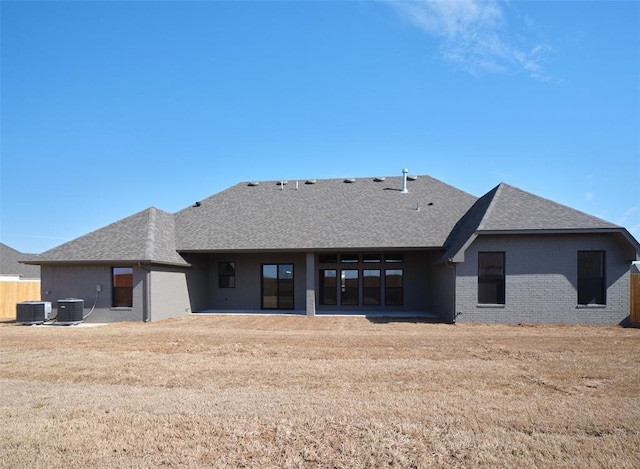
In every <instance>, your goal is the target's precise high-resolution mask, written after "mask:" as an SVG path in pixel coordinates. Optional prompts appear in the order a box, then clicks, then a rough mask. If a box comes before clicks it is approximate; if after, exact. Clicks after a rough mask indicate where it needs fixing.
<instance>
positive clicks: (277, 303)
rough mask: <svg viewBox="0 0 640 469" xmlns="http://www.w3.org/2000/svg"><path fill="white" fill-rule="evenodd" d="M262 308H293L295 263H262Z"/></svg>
mask: <svg viewBox="0 0 640 469" xmlns="http://www.w3.org/2000/svg"><path fill="white" fill-rule="evenodd" d="M262 309H293V264H262Z"/></svg>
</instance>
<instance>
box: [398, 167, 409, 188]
mask: <svg viewBox="0 0 640 469" xmlns="http://www.w3.org/2000/svg"><path fill="white" fill-rule="evenodd" d="M408 172H409V170H408V169H407V168H404V169H403V170H402V190H401V191H400V192H401V193H403V194H406V193H407V192H409V191H408V190H407V173H408Z"/></svg>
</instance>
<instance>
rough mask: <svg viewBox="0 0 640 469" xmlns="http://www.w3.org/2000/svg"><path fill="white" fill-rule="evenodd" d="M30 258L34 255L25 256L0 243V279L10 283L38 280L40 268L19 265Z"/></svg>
mask: <svg viewBox="0 0 640 469" xmlns="http://www.w3.org/2000/svg"><path fill="white" fill-rule="evenodd" d="M32 257H34V254H25V253H23V252H20V251H16V250H15V249H13V248H12V247H9V246H7V245H6V244H4V243H0V278H3V279H5V280H11V281H14V280H19V279H23V280H36V279H39V278H40V267H38V266H37V265H26V264H23V263H21V261H24V260H28V259H30V258H32Z"/></svg>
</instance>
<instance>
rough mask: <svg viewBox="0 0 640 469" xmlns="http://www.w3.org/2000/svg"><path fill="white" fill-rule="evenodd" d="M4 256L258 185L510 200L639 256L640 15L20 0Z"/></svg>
mask: <svg viewBox="0 0 640 469" xmlns="http://www.w3.org/2000/svg"><path fill="white" fill-rule="evenodd" d="M0 14H1V41H2V42H1V60H2V62H1V76H0V78H1V88H0V90H1V93H2V94H1V148H0V149H1V152H2V153H1V167H0V171H1V174H0V184H1V187H0V191H1V192H0V195H1V212H0V221H1V225H0V241H2V242H4V243H5V244H8V245H10V246H12V247H14V248H15V249H18V250H20V251H23V252H42V251H44V250H46V249H49V248H52V247H54V246H57V245H59V244H61V243H63V242H66V241H69V240H71V239H74V238H76V237H78V236H80V235H82V234H85V233H87V232H89V231H92V230H95V229H98V228H100V227H102V226H104V225H106V224H109V223H111V222H114V221H117V220H119V219H121V218H123V217H126V216H128V215H131V214H133V213H136V212H138V211H140V210H143V209H145V208H147V207H149V206H155V207H158V208H160V209H163V210H166V211H169V212H174V211H177V210H179V209H181V208H184V207H186V206H188V205H191V204H192V203H193V202H194V201H196V200H200V199H203V198H205V197H207V196H209V195H212V194H214V193H216V192H219V191H220V190H223V189H225V188H226V187H229V186H231V185H234V184H236V183H238V182H240V181H248V180H277V179H288V180H296V179H305V178H316V179H321V178H332V177H365V176H376V175H385V176H389V175H396V174H397V175H400V173H401V170H402V168H403V167H407V168H409V171H410V173H411V174H428V175H430V176H433V177H435V178H438V179H440V180H442V181H444V182H446V183H448V184H451V185H453V186H456V187H458V188H460V189H462V190H465V191H467V192H469V193H471V194H474V195H476V196H480V195H482V194H484V193H486V192H487V191H489V190H490V189H492V188H493V187H494V186H495V185H497V184H498V183H500V182H506V183H508V184H511V185H513V186H516V187H519V188H521V189H524V190H527V191H530V192H533V193H535V194H537V195H540V196H543V197H546V198H549V199H552V200H555V201H557V202H560V203H563V204H565V205H569V206H571V207H574V208H576V209H579V210H582V211H584V212H587V213H590V214H592V215H596V216H599V217H601V218H604V219H606V220H608V221H611V222H614V223H618V224H621V225H623V226H625V227H626V228H627V229H629V230H630V231H631V233H632V234H633V235H634V236H635V237H636V238H640V46H639V44H640V3H639V2H635V1H634V2H615V1H608V2H604V1H592V2H585V1H565V2H556V1H536V2H525V1H511V2H506V3H505V2H479V1H454V2H395V1H342V2H335V1H323V2H320V1H316V2H314V1H295V2H294V1H292V2H286V1H278V2H270V1H261V2H223V1H220V2H213V1H191V2H168V1H104V2H97V1H96V2H94V1H87V2H78V1H70V2H59V1H44V2H34V1H2V2H0Z"/></svg>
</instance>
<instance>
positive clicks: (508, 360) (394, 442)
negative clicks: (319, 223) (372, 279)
mask: <svg viewBox="0 0 640 469" xmlns="http://www.w3.org/2000/svg"><path fill="white" fill-rule="evenodd" d="M0 395H1V396H2V401H1V402H0V428H2V429H3V434H2V437H1V438H0V466H1V467H11V468H19V467H30V468H31V467H35V468H39V467H42V468H44V467H47V468H49V467H83V468H84V467H338V468H342V467H344V468H358V467H402V468H405V467H581V468H590V467H591V468H596V467H597V468H601V467H611V468H613V467H615V468H624V467H628V468H635V467H640V448H639V444H640V330H637V329H622V328H618V327H586V326H585V327H582V326H535V327H533V326H521V327H511V326H501V325H491V326H489V325H455V326H451V325H443V324H426V323H415V322H390V323H375V322H370V321H368V320H367V319H365V318H342V317H316V318H306V317H264V316H219V317H215V316H213V317H211V316H209V317H188V318H183V319H176V320H167V321H161V322H158V323H152V324H134V323H118V324H112V325H107V326H101V327H94V328H82V327H26V326H16V325H12V324H6V323H5V324H2V325H0Z"/></svg>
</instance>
